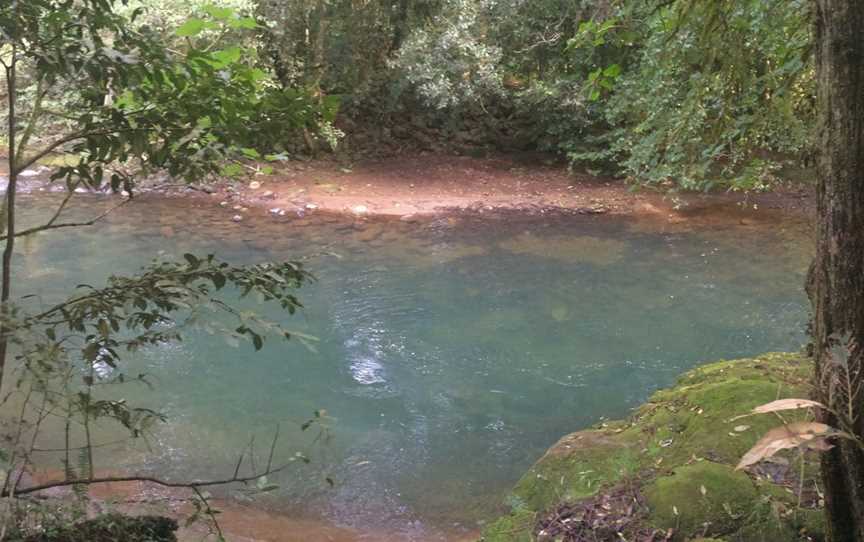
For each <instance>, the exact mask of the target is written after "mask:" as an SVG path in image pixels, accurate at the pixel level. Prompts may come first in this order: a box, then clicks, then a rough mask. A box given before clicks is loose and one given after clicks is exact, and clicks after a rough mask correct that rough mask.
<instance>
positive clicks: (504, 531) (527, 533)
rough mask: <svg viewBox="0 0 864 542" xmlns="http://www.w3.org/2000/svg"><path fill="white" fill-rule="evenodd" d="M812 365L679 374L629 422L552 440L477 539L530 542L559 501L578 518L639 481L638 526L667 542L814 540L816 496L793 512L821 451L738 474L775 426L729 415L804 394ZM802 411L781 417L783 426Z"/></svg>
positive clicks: (774, 357)
mask: <svg viewBox="0 0 864 542" xmlns="http://www.w3.org/2000/svg"><path fill="white" fill-rule="evenodd" d="M811 370H812V365H811V361H810V359H808V358H806V357H804V356H803V355H800V354H780V353H773V354H765V355H763V356H759V357H756V358H751V359H742V360H736V361H724V362H718V363H713V364H710V365H706V366H704V367H701V368H698V369H695V370H693V371H690V372H688V373H686V374H685V375H683V376H682V377H681V378H680V379H679V381H678V383H677V385H676V386H675V387H673V388H670V389H666V390H661V391H659V392H657V393H656V394H654V396H653V397H651V399H650V400H649V401H648V403H646V404H645V405H643V406H642V407H640V408H639V409H638V410H637V411H636V412H635V413H634V414H633V416H632V417H631V418H630V419H628V420H623V421H618V422H610V423H606V424H602V426H600V427H597V428H593V429H587V430H583V431H579V432H576V433H572V434H570V435H567V436H565V437H563V438H562V439H561V440H560V441H558V443H557V444H555V445H554V446H553V447H552V448H550V449H549V451H547V453H546V454H545V455H544V456H543V457H542V458H541V459H540V460H539V461H537V463H536V464H535V465H534V466H533V467H531V469H530V470H529V471H528V472H527V473H526V474H525V475H524V476H523V477H522V479H520V480H519V482H518V483H517V484H516V486H515V487H514V489H513V490H512V494H511V496H510V498H509V504H510V506H511V510H512V511H511V514H510V515H508V516H505V517H504V518H501V519H499V520H498V521H496V522H495V523H493V524H491V525H489V526H488V527H487V528H486V529H485V530H484V532H483V536H482V538H481V540H483V541H485V542H515V541H532V540H536V539H537V537H536V535H537V533H538V532H539V531H540V530H542V529H541V527H540V525H541V523H543V522H544V521H545V522H546V523H545V524H548V519H545V518H546V516H547V515H548V514H554V513H556V512H557V511H559V510H560V509H561V506H562V505H563V504H566V505H568V507H567V509H568V510H573V512H572V513H573V517H574V518H576V519H574V520H573V521H578V518H579V517H580V516H579V512H578V509H579V506H580V503H588V502H594V501H596V500H597V498H598V496H602V495H604V493H607V492H608V493H615V492H616V491H620V489H619V488H620V487H622V485H627V486H628V487H631V486H634V485H635V487H637V490H638V492H639V494H640V496H641V497H642V498H643V500H644V503H645V512H644V515H643V517H642V519H641V520H640V521H642V522H643V524H644V526H645V527H646V528H647V529H657V530H658V532H663V533H671V535H670V536H671V538H670V539H671V540H679V541H685V540H695V539H697V538H700V537H710V536H717V537H721V538H722V539H724V540H727V541H730V542H731V541H739V540H740V541H747V540H765V541H773V540H777V541H781V540H783V541H786V540H821V539H822V536H823V534H822V526H821V521H820V518H821V510H819V509H818V506H819V502H818V501H819V499H818V496H814V495H808V494H802V495H801V499H800V500H801V503H802V504H801V508H798V502H799V496H798V495H797V490H798V488H799V487H805V488H806V487H809V488H813V487H815V480H814V476H815V473H816V470H817V469H816V468H815V465H816V463H817V462H816V456H812V457H806V458H805V459H803V460H804V461H805V463H804V465H801V463H800V462H796V461H801V460H802V459H801V456H799V455H798V454H797V453H796V454H795V455H792V456H790V460H789V461H787V460H785V459H783V458H778V464H777V465H774V466H772V468H770V469H768V470H770V472H768V470H761V468H760V467H757V468H755V469H753V470H752V471H751V472H748V473H745V472H742V471H736V470H734V466H735V465H736V464H737V462H738V460H739V459H740V458H741V456H742V455H743V454H744V453H745V452H746V451H747V450H748V449H749V448H750V447H751V446H753V444H754V443H755V442H756V440H758V439H759V438H760V437H761V436H762V435H763V434H764V433H765V432H766V431H768V430H769V429H771V428H773V427H775V426H777V425H778V424H779V422H778V420H777V419H776V418H775V417H773V416H752V417H749V418H747V420H746V422H744V421H742V420H737V421H736V420H734V418H735V417H736V416H740V415H741V414H746V413H748V412H749V411H750V410H751V409H752V408H753V407H755V406H758V405H761V404H764V403H768V402H770V401H773V400H775V399H777V398H785V397H807V395H808V393H809V379H810V373H811ZM804 416H807V414H806V413H805V412H804V411H796V412H793V413H792V414H784V417H785V418H786V420H787V422H788V421H795V420H798V419H802V418H803V417H804ZM742 424H746V425H747V426H748V427H747V429H746V430H744V431H740V430H739V429H741V426H742ZM802 467H803V469H804V470H803V472H804V473H805V480H804V484H803V485H802V484H801V482H802V480H801V478H800V476H801V472H802ZM814 493H815V492H814ZM592 499H593V501H592ZM659 539H664V538H662V537H661V538H659ZM561 540H568V541H569V540H579V539H578V538H561Z"/></svg>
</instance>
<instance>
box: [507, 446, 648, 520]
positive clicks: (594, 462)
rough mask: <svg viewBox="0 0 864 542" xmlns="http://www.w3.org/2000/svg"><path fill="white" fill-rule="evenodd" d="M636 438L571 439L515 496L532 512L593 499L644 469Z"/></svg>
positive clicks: (540, 465)
mask: <svg viewBox="0 0 864 542" xmlns="http://www.w3.org/2000/svg"><path fill="white" fill-rule="evenodd" d="M634 436H635V434H634V433H623V432H621V433H614V432H610V431H595V430H589V431H581V432H579V433H574V434H572V435H567V436H566V437H564V438H563V439H561V440H560V441H559V442H558V443H557V444H556V445H555V446H554V447H552V448H551V449H550V450H549V452H547V453H546V455H545V456H544V457H543V458H542V459H541V460H540V461H538V462H537V463H536V464H535V465H534V466H533V467H532V468H531V469H530V470H529V471H528V472H527V473H526V474H525V475H524V476H523V477H522V478H521V479H520V480H519V482H518V483H517V484H516V487H515V488H514V489H513V494H514V495H515V496H516V497H517V499H518V500H519V501H520V502H523V503H525V505H527V506H528V507H529V508H531V509H532V510H545V509H546V508H549V507H551V506H552V505H554V504H556V503H559V502H572V501H576V500H579V499H583V498H585V497H590V496H592V495H594V494H596V493H597V492H598V491H599V490H600V489H602V488H604V487H609V486H611V485H613V484H615V483H616V482H619V481H620V480H622V479H624V478H625V477H627V476H629V475H632V474H634V473H635V472H636V471H637V470H638V469H639V468H640V466H641V464H642V457H641V456H642V455H643V454H642V452H641V449H642V443H641V441H639V440H638V439H635V438H634Z"/></svg>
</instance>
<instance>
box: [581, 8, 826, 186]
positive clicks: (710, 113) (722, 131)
mask: <svg viewBox="0 0 864 542" xmlns="http://www.w3.org/2000/svg"><path fill="white" fill-rule="evenodd" d="M806 14H807V10H806V6H805V5H804V3H803V2H798V1H794V0H793V1H790V2H761V1H753V2H743V3H742V2H711V3H704V2H690V1H684V0H679V1H678V2H674V3H672V4H670V5H668V6H666V7H659V8H652V11H651V12H649V13H640V12H639V11H635V12H632V13H630V14H628V16H627V18H626V19H622V25H623V28H632V29H634V31H635V30H639V31H641V33H642V35H641V36H640V38H639V40H640V46H639V50H638V53H637V54H636V55H635V57H634V58H633V60H632V61H631V66H630V68H629V69H627V70H625V71H624V72H623V74H622V76H621V77H620V79H619V80H618V81H617V82H616V84H615V87H614V91H613V92H612V94H611V95H610V96H609V99H608V100H607V104H606V105H607V107H606V110H605V118H606V121H607V123H608V124H609V126H611V127H613V129H612V130H611V131H609V132H606V133H604V134H603V135H602V137H601V138H599V139H598V142H599V143H603V144H604V145H605V148H604V150H603V153H602V154H601V155H591V154H587V155H586V154H582V153H579V152H574V153H571V158H572V159H574V160H577V161H578V160H581V159H586V158H587V159H596V158H598V157H601V156H602V157H603V158H608V159H615V160H616V161H619V163H620V167H621V169H622V172H623V173H624V174H625V175H628V176H630V177H631V178H633V179H634V180H635V181H637V182H639V183H641V184H658V183H664V182H667V181H671V182H673V183H674V185H675V186H677V187H680V188H683V189H702V188H711V187H713V186H715V185H726V186H730V187H732V188H735V189H742V190H759V189H764V188H766V187H767V186H768V185H770V181H771V180H772V173H773V171H772V169H773V168H772V164H773V163H774V160H773V159H772V155H771V153H775V154H777V155H781V156H795V155H798V154H801V153H803V152H804V151H805V150H806V148H807V146H808V143H809V141H810V134H809V133H810V129H809V127H810V124H811V122H812V119H813V113H814V112H813V92H814V90H813V72H812V66H811V65H810V33H809V22H808V19H807V15H806Z"/></svg>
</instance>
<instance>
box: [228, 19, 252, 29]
mask: <svg viewBox="0 0 864 542" xmlns="http://www.w3.org/2000/svg"><path fill="white" fill-rule="evenodd" d="M228 26H230V27H231V28H245V29H252V28H258V23H257V22H255V19H253V18H252V17H240V18H238V19H232V20H230V21H228Z"/></svg>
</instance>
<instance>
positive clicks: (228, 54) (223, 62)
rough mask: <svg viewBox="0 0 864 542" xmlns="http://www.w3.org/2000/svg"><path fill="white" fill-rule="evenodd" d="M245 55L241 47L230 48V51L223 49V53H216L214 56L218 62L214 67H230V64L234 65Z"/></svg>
mask: <svg viewBox="0 0 864 542" xmlns="http://www.w3.org/2000/svg"><path fill="white" fill-rule="evenodd" d="M242 54H243V50H242V49H240V48H239V47H229V48H228V49H222V50H221V51H215V52H214V53H213V54H212V56H213V59H214V60H216V62H215V63H214V65H217V67H220V68H221V67H224V66H228V65H229V64H234V63H235V62H237V61H238V60H240V57H241V56H242Z"/></svg>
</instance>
